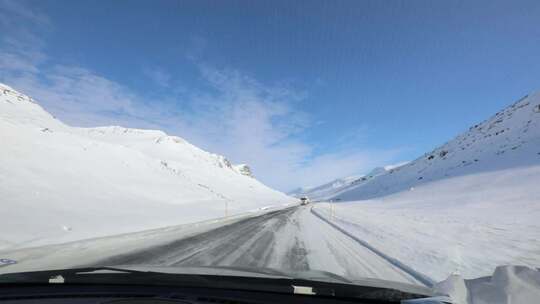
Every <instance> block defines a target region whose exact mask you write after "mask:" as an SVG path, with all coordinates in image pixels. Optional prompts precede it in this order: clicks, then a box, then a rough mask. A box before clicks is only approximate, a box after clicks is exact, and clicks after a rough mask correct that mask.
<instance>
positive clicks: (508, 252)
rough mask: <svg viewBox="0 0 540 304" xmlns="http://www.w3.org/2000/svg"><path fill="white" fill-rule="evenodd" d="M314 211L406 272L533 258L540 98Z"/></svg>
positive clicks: (462, 269) (539, 211) (483, 269)
mask: <svg viewBox="0 0 540 304" xmlns="http://www.w3.org/2000/svg"><path fill="white" fill-rule="evenodd" d="M327 198H328V199H334V200H337V199H339V200H341V201H340V202H336V203H321V204H318V205H316V207H315V211H316V212H319V213H320V214H322V215H323V216H325V217H326V218H328V219H331V220H332V221H334V222H335V223H336V224H338V225H339V226H340V227H342V228H343V229H345V230H346V231H348V232H350V233H351V234H353V235H354V236H356V237H358V238H360V239H362V240H364V241H366V242H367V243H369V244H370V245H371V246H373V247H375V248H377V249H378V250H381V251H382V252H384V253H386V254H388V255H389V256H391V257H393V258H396V259H397V260H399V261H402V262H404V263H405V264H407V265H408V266H410V267H412V268H413V269H415V270H417V271H419V272H421V273H423V274H426V275H428V276H430V277H431V278H433V279H435V280H443V279H445V278H446V277H447V276H448V275H449V274H452V273H456V274H460V275H462V276H463V277H464V278H476V277H479V276H484V275H490V274H491V273H493V271H494V269H495V267H496V266H499V265H506V264H512V265H524V266H529V267H532V268H536V267H538V266H539V265H540V220H539V219H540V95H539V94H534V95H531V96H527V97H524V98H522V99H520V100H519V101H518V102H516V103H514V104H512V105H511V106H509V107H507V108H506V109H504V110H502V111H500V112H499V113H497V114H496V115H495V116H493V117H491V118H490V119H488V120H486V121H484V122H482V123H480V124H478V125H476V126H473V127H471V128H470V130H468V131H467V132H465V133H463V134H461V135H459V136H457V137H456V138H454V139H453V140H451V141H449V142H448V143H446V144H444V145H442V146H441V147H439V148H437V149H435V150H433V151H432V152H430V153H426V154H425V155H423V156H422V157H420V158H418V159H416V160H415V161H413V162H410V163H408V164H406V165H403V166H400V167H397V168H395V169H391V170H389V171H387V172H384V173H382V174H380V175H377V176H374V177H373V178H369V179H367V180H365V181H362V182H360V183H358V184H355V185H351V186H349V187H348V188H347V189H340V190H339V191H338V192H337V193H334V194H333V195H331V196H329V197H327Z"/></svg>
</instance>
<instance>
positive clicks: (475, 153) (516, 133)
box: [308, 93, 540, 201]
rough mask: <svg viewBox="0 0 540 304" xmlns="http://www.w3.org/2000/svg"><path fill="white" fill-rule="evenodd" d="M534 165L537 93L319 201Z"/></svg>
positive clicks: (539, 114)
mask: <svg viewBox="0 0 540 304" xmlns="http://www.w3.org/2000/svg"><path fill="white" fill-rule="evenodd" d="M539 164H540V94H539V93H537V94H532V95H528V96H525V97H523V98H521V99H520V100H518V101H517V102H515V103H514V104H512V105H510V106H508V107H507V108H505V109H503V110H502V111H499V112H498V113H496V114H495V115H493V116H492V117H491V118H489V119H487V120H485V121H483V122H481V123H478V124H476V125H474V126H472V127H470V128H469V130H467V131H466V132H464V133H463V134H460V135H458V136H457V137H455V138H454V139H452V140H450V141H449V142H447V143H445V144H443V145H442V146H440V147H438V148H436V149H434V150H433V151H430V152H429V153H425V154H424V155H422V156H421V157H419V158H418V159H416V160H414V161H412V162H410V163H407V164H405V165H402V166H398V167H395V168H387V169H386V170H380V169H377V170H375V171H377V172H376V174H373V172H372V173H370V174H367V175H366V176H364V177H362V178H360V179H359V180H354V181H353V182H351V183H349V184H348V185H346V186H345V187H337V189H334V190H333V191H329V192H328V193H325V195H322V196H321V197H320V199H326V200H330V199H338V200H346V201H350V200H361V199H369V198H374V197H380V196H384V195H388V194H392V193H396V192H400V191H403V190H409V189H414V188H415V187H418V186H421V185H425V184H428V183H430V182H433V181H437V180H441V179H445V178H452V177H459V176H465V175H470V174H477V173H482V172H492V171H498V170H504V169H509V168H519V167H527V166H531V165H539ZM486 182H488V181H486ZM330 184H332V183H330ZM330 184H326V186H328V185H330ZM323 186H325V185H323ZM323 186H320V187H323ZM320 187H317V188H320ZM317 188H316V189H317ZM308 195H309V194H308Z"/></svg>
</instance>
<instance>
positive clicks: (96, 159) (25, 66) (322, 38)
mask: <svg viewBox="0 0 540 304" xmlns="http://www.w3.org/2000/svg"><path fill="white" fill-rule="evenodd" d="M0 13H1V14H0V15H1V16H2V17H1V18H0V228H1V229H2V232H1V233H0V273H16V272H26V271H37V270H51V269H66V268H80V267H103V266H116V267H120V266H122V267H131V268H133V267H135V268H136V267H150V268H145V269H154V270H156V271H157V270H159V271H163V272H181V271H182V269H191V270H190V271H193V270H197V271H203V268H201V267H207V268H213V269H224V268H227V269H229V270H230V271H231V272H230V273H229V274H230V275H234V273H235V271H237V272H240V273H241V274H242V275H247V276H257V275H260V274H261V273H263V274H266V275H268V274H275V275H277V276H278V277H280V276H286V277H288V278H310V279H313V280H326V281H339V282H348V283H350V284H367V283H366V282H380V281H390V282H397V283H400V284H401V283H403V284H410V285H416V286H423V287H433V286H438V285H437V284H438V283H439V282H441V281H444V280H446V279H447V278H448V277H449V276H451V275H457V276H459V277H460V278H461V279H474V278H479V277H484V276H491V275H492V274H493V273H494V271H495V269H496V268H497V267H498V266H501V265H517V266H524V267H526V269H530V270H531V271H532V270H534V269H536V268H537V267H539V266H540V221H539V220H538V219H539V218H540V187H539V186H538V185H540V95H539V93H536V92H537V91H536V90H538V88H540V83H539V82H538V79H540V61H539V57H538V54H540V31H539V30H538V29H539V27H538V20H539V16H540V5H539V3H536V2H527V1H523V2H521V3H520V4H517V3H515V2H499V1H495V2H492V1H489V2H486V3H483V2H482V1H479V2H474V3H461V2H456V1H449V2H435V3H434V2H431V1H409V2H396V1H100V2H97V3H96V2H91V1H63V0H59V1H58V0H57V1H47V0H45V1H37V0H34V1H10V0H0ZM152 267H157V268H152ZM131 268H130V269H131ZM137 269H139V268H137ZM184 271H186V270H184ZM370 280H371V281H370ZM355 282H356V283H355ZM396 286H397V285H396Z"/></svg>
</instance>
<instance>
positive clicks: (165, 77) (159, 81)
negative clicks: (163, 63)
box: [143, 67, 172, 88]
mask: <svg viewBox="0 0 540 304" xmlns="http://www.w3.org/2000/svg"><path fill="white" fill-rule="evenodd" d="M143 72H144V74H145V75H146V77H148V78H149V79H150V80H151V81H152V82H154V83H155V84H156V85H158V86H160V87H164V88H168V87H170V86H171V78H172V77H171V74H170V73H168V72H167V71H165V70H164V69H162V68H159V67H152V68H146V69H144V70H143Z"/></svg>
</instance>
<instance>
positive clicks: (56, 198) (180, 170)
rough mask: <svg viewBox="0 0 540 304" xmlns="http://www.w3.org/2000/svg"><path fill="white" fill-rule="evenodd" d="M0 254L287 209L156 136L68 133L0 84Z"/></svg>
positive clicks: (268, 193) (278, 198) (240, 174)
mask: <svg viewBox="0 0 540 304" xmlns="http://www.w3.org/2000/svg"><path fill="white" fill-rule="evenodd" d="M0 142H1V146H2V148H1V149H0V197H1V201H0V208H1V209H2V213H1V220H0V228H1V229H2V231H3V233H2V235H1V236H0V249H6V248H17V247H25V246H36V245H43V244H50V243H58V242H64V241H71V240H76V239H83V238H89V237H96V236H105V235H111V234H118V233H125V232H131V231H137V230H143V229H150V228H156V227H161V226H167V225H176V224H182V223H187V222H194V221H200V220H206V219H209V218H217V217H222V216H225V215H227V214H228V215H231V214H236V213H240V212H246V211H249V210H254V209H258V208H262V207H267V206H271V205H282V204H284V203H289V202H292V201H293V199H291V198H290V197H288V196H286V195H284V194H282V193H280V192H278V191H275V190H272V189H270V188H268V187H266V186H265V185H263V184H262V183H260V182H258V181H257V180H256V179H255V178H253V177H251V171H250V170H249V167H247V166H245V165H243V166H240V167H234V166H233V165H231V163H230V162H229V161H228V160H227V159H226V158H225V157H223V156H220V155H216V154H211V153H208V152H205V151H203V150H201V149H199V148H197V147H195V146H193V145H191V144H190V143H188V142H187V141H185V140H183V139H182V138H180V137H176V136H168V135H167V134H165V133H163V132H161V131H154V130H137V129H129V128H122V127H99V128H74V127H70V126H67V125H65V124H63V123H62V122H60V121H59V120H57V119H55V118H54V117H52V116H51V115H50V114H49V113H47V112H46V111H45V110H43V108H41V107H40V106H39V105H38V104H37V103H36V102H35V101H34V100H33V99H32V98H30V97H28V96H26V95H24V94H21V93H19V92H17V91H15V90H13V89H12V88H10V87H8V86H6V85H1V84H0Z"/></svg>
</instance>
